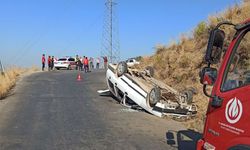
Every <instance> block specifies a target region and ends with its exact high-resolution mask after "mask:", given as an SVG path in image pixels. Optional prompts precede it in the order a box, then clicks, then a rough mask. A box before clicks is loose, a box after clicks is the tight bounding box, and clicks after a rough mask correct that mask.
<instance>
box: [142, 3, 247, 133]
mask: <svg viewBox="0 0 250 150" xmlns="http://www.w3.org/2000/svg"><path fill="white" fill-rule="evenodd" d="M247 18H250V1H249V0H245V1H244V2H242V4H240V5H235V6H234V7H230V8H228V9H226V10H225V11H224V12H221V13H219V14H215V15H213V16H209V18H208V21H204V22H201V23H200V24H199V25H198V26H197V27H196V28H195V29H194V31H193V36H185V35H182V36H181V37H180V40H179V42H178V44H177V43H175V42H172V43H171V44H169V45H168V46H164V45H158V46H156V53H155V55H153V56H150V57H144V58H143V59H142V63H141V64H142V65H141V66H140V67H141V68H144V67H145V66H148V65H151V66H153V67H154V68H155V72H156V78H158V79H161V80H163V81H164V82H165V83H166V84H168V85H171V86H172V87H174V88H176V89H178V90H182V89H183V88H186V87H195V88H196V89H198V94H197V95H195V96H194V103H195V104H197V106H198V115H197V117H196V118H195V119H193V120H190V121H188V122H187V123H185V124H186V125H187V127H188V128H191V129H194V130H196V131H200V132H202V130H203V125H204V120H205V113H206V110H207V104H208V98H207V97H205V96H204V94H203V92H202V85H201V84H200V83H199V71H200V69H201V67H202V66H204V65H205V63H204V60H203V58H204V53H205V49H206V45H207V40H208V36H209V31H210V30H211V29H212V28H213V27H214V26H215V25H217V23H218V22H220V21H222V20H229V21H232V22H233V23H239V22H242V21H244V20H245V19H247ZM224 30H225V32H226V33H227V34H228V37H226V42H225V46H226V47H227V46H228V44H229V42H230V40H231V38H232V35H233V34H234V30H233V29H231V28H225V27H224Z"/></svg>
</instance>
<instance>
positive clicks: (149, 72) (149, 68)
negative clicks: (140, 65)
mask: <svg viewBox="0 0 250 150" xmlns="http://www.w3.org/2000/svg"><path fill="white" fill-rule="evenodd" d="M145 70H146V74H147V76H149V77H154V74H155V71H154V68H153V67H152V66H147V67H146V69H145Z"/></svg>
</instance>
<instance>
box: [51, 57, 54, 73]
mask: <svg viewBox="0 0 250 150" xmlns="http://www.w3.org/2000/svg"><path fill="white" fill-rule="evenodd" d="M51 70H54V56H52V58H51Z"/></svg>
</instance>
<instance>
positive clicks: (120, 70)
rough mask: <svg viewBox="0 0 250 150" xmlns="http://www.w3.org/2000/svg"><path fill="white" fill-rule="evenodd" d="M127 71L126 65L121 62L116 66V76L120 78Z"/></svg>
mask: <svg viewBox="0 0 250 150" xmlns="http://www.w3.org/2000/svg"><path fill="white" fill-rule="evenodd" d="M127 71H128V65H127V63H126V62H124V61H121V62H119V63H118V65H117V76H118V77H120V76H122V75H123V74H124V73H126V72H127Z"/></svg>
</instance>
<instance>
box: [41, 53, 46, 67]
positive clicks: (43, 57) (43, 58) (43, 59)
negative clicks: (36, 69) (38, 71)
mask: <svg viewBox="0 0 250 150" xmlns="http://www.w3.org/2000/svg"><path fill="white" fill-rule="evenodd" d="M45 61H46V60H45V54H43V56H42V71H44V68H45Z"/></svg>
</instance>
